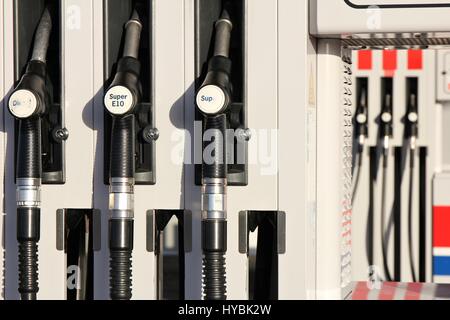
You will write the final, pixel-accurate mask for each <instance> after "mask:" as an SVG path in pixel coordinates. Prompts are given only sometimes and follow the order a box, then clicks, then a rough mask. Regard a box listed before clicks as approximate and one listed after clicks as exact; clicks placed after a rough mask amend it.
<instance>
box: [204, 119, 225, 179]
mask: <svg viewBox="0 0 450 320" xmlns="http://www.w3.org/2000/svg"><path fill="white" fill-rule="evenodd" d="M204 123H205V127H204V129H203V132H204V133H205V134H206V135H208V136H212V139H211V140H212V141H204V142H203V150H204V151H207V152H203V178H218V179H225V178H226V177H227V164H226V163H227V159H226V158H227V148H226V147H227V136H226V129H227V117H226V115H224V114H223V115H219V116H215V117H206V118H205V122H204Z"/></svg>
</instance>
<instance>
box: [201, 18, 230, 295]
mask: <svg viewBox="0 0 450 320" xmlns="http://www.w3.org/2000/svg"><path fill="white" fill-rule="evenodd" d="M215 28H216V36H215V46H214V55H213V57H212V58H211V59H210V61H209V65H208V73H207V75H206V78H205V80H204V82H203V84H202V86H201V87H200V89H199V91H198V92H197V99H196V100H197V107H198V109H199V110H200V112H201V113H202V114H203V115H204V117H205V119H204V128H203V131H204V133H205V136H210V138H211V141H209V142H206V141H205V142H204V144H203V150H204V152H203V166H202V200H201V210H202V251H203V297H204V299H205V300H225V299H226V297H227V295H226V264H225V254H226V251H227V211H226V197H227V163H226V154H227V152H226V129H227V122H228V121H227V115H226V112H227V111H228V109H229V106H230V103H231V79H230V75H231V60H230V59H229V54H230V40H231V30H232V28H233V25H232V23H231V20H230V17H229V14H228V12H227V10H223V12H222V15H221V17H220V18H219V20H218V21H217V22H216V24H215ZM211 147H212V149H213V150H214V152H213V153H211V154H207V153H208V152H207V150H209V149H210V148H211Z"/></svg>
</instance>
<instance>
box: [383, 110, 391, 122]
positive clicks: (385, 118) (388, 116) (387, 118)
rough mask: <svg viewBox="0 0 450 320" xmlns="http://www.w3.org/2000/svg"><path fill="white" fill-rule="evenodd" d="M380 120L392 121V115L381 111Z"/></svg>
mask: <svg viewBox="0 0 450 320" xmlns="http://www.w3.org/2000/svg"><path fill="white" fill-rule="evenodd" d="M381 121H383V122H384V123H388V122H391V121H392V115H391V114H390V113H389V112H383V113H382V114H381Z"/></svg>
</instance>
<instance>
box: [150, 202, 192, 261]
mask: <svg viewBox="0 0 450 320" xmlns="http://www.w3.org/2000/svg"><path fill="white" fill-rule="evenodd" d="M163 215H164V216H165V217H164V220H166V221H167V222H168V221H169V220H170V218H172V217H173V216H176V217H177V219H178V221H179V223H182V224H183V227H184V230H183V232H184V252H185V253H189V252H191V251H192V213H191V211H189V210H148V211H147V222H146V224H147V243H146V247H147V251H148V252H155V250H156V248H155V243H156V241H155V236H156V232H155V231H156V228H159V229H164V226H165V224H164V222H162V221H156V219H158V218H159V217H162V216H163Z"/></svg>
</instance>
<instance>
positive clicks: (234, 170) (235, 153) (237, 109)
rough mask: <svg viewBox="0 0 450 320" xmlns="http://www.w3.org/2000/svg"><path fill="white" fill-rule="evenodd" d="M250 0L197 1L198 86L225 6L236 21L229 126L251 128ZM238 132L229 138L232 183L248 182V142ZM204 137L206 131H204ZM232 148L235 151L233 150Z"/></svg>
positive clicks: (198, 177)
mask: <svg viewBox="0 0 450 320" xmlns="http://www.w3.org/2000/svg"><path fill="white" fill-rule="evenodd" d="M245 4H246V0H196V1H195V37H196V40H195V41H196V53H195V57H196V58H195V77H196V82H195V89H196V91H198V89H199V88H200V86H201V85H202V82H203V80H204V79H205V77H206V74H207V71H208V62H209V60H210V58H211V57H212V55H213V51H214V42H215V27H214V26H215V23H216V21H217V20H218V19H219V18H220V15H221V13H222V10H223V9H225V8H226V9H227V10H228V12H229V14H230V17H231V20H232V23H233V30H232V33H231V46H230V59H231V61H232V71H231V84H232V99H231V100H232V103H231V106H230V108H229V112H228V113H227V120H228V124H229V128H228V129H233V130H234V131H235V133H236V132H237V130H245V129H247V110H246V105H245V79H246V75H245V70H246V69H245V30H244V26H245V25H246V24H245V17H246V15H245V7H246V5H245ZM203 120H204V117H203V115H202V114H201V113H200V112H199V111H198V110H197V108H195V121H203ZM202 128H203V125H202ZM237 136H238V135H234V138H232V137H231V136H228V137H227V140H229V139H233V142H231V141H227V146H228V148H227V149H228V150H227V153H228V155H227V159H228V176H227V179H228V185H230V186H246V185H247V184H248V141H246V140H245V139H240V138H238V137H237ZM202 137H203V134H202ZM230 149H231V150H230ZM201 180H202V165H201V164H196V165H195V183H196V185H201Z"/></svg>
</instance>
